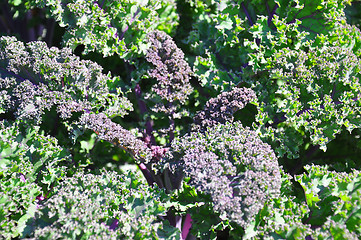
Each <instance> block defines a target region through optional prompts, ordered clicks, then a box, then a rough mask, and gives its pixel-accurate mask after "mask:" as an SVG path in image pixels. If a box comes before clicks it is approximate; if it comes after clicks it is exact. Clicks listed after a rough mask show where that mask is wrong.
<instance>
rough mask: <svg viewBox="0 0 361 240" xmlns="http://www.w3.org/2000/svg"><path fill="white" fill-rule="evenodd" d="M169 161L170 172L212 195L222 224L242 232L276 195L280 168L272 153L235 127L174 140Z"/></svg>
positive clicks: (217, 127) (253, 135) (225, 126)
mask: <svg viewBox="0 0 361 240" xmlns="http://www.w3.org/2000/svg"><path fill="white" fill-rule="evenodd" d="M168 160H169V163H168V164H169V165H168V167H169V168H170V169H171V170H172V171H173V172H175V171H176V170H175V169H182V171H183V174H184V175H185V176H186V177H189V178H190V181H189V182H188V184H190V185H191V186H193V187H195V188H196V190H198V191H200V192H202V193H205V194H209V195H210V196H211V199H212V201H213V206H214V211H215V212H216V213H218V214H219V216H220V218H221V219H222V220H225V219H228V220H230V221H232V222H235V223H237V224H239V225H240V226H241V227H246V226H247V225H248V224H249V223H250V222H252V220H253V219H254V217H255V215H256V214H257V213H258V211H259V210H260V209H261V208H262V207H263V205H264V203H265V202H266V201H267V200H268V199H271V198H273V197H276V196H278V195H279V193H280V187H281V176H280V168H279V165H278V161H277V158H276V156H275V154H274V152H273V150H272V149H271V147H270V146H269V145H268V144H266V143H263V142H262V141H261V140H260V138H259V137H258V135H257V133H256V132H254V131H252V130H250V129H249V128H244V127H243V126H242V125H241V123H239V122H234V123H225V124H218V125H215V126H213V127H209V128H207V130H206V131H205V132H204V133H202V132H192V133H190V134H189V135H186V136H184V137H182V138H178V139H175V140H174V141H173V143H172V151H170V152H169V153H168ZM177 171H179V170H177Z"/></svg>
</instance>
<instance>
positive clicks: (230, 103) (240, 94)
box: [193, 88, 256, 131]
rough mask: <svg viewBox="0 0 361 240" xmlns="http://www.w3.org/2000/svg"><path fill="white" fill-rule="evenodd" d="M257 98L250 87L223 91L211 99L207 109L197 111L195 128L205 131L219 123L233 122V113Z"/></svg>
mask: <svg viewBox="0 0 361 240" xmlns="http://www.w3.org/2000/svg"><path fill="white" fill-rule="evenodd" d="M255 100H256V94H255V92H254V91H253V90H252V89H250V88H234V89H233V90H232V91H230V92H223V93H221V94H219V95H218V96H217V97H215V98H212V99H210V100H209V101H208V102H207V103H206V107H205V109H204V110H203V111H200V112H198V113H197V115H196V116H195V118H194V123H195V125H194V126H193V130H201V131H204V130H206V128H207V127H211V126H213V125H215V124H217V123H226V122H233V120H234V117H233V114H234V113H235V112H237V111H238V110H241V109H242V108H244V107H245V106H246V104H247V103H249V102H252V101H255Z"/></svg>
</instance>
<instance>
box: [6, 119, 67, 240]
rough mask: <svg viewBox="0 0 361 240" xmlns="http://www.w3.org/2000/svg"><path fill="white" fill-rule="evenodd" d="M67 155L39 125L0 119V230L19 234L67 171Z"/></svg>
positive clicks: (17, 235) (20, 234)
mask: <svg viewBox="0 0 361 240" xmlns="http://www.w3.org/2000/svg"><path fill="white" fill-rule="evenodd" d="M69 161H70V154H69V153H68V152H67V151H66V150H65V149H63V148H61V147H60V146H59V145H58V144H57V140H56V139H55V138H53V137H50V136H45V135H43V134H42V133H41V132H40V131H39V127H32V128H24V127H22V125H21V124H20V123H19V122H16V123H14V124H9V123H8V122H5V121H1V122H0V232H1V236H2V237H4V238H5V239H11V238H15V237H19V236H22V233H23V231H24V229H25V228H26V226H27V220H29V219H31V218H33V217H34V214H35V212H36V211H37V208H38V205H39V201H40V200H41V199H43V198H44V195H47V194H48V193H49V191H50V190H51V188H52V187H54V186H55V185H57V184H58V181H59V180H60V179H61V178H63V177H64V176H65V174H66V168H65V165H64V164H63V163H69Z"/></svg>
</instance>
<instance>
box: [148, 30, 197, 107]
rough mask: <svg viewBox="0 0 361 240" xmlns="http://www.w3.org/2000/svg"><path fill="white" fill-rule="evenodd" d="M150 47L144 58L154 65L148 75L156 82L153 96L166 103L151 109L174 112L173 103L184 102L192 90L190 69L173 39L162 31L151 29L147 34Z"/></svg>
mask: <svg viewBox="0 0 361 240" xmlns="http://www.w3.org/2000/svg"><path fill="white" fill-rule="evenodd" d="M147 39H148V43H149V44H150V47H149V49H148V51H147V55H146V59H147V61H148V62H150V63H152V64H153V65H154V67H155V68H154V69H152V70H150V71H149V76H150V77H151V78H155V79H156V80H157V83H156V84H155V85H154V86H153V88H152V94H154V95H153V96H159V97H160V98H161V99H162V100H164V101H165V102H167V103H168V105H167V106H161V105H160V106H157V107H156V108H154V109H153V110H155V111H162V112H168V113H171V112H174V111H175V110H176V109H175V106H172V104H173V103H175V102H179V103H181V104H184V103H185V101H186V100H187V98H188V95H189V94H190V93H191V92H192V91H193V89H192V87H191V85H190V83H189V79H190V76H191V74H192V71H191V69H190V67H189V65H188V63H187V62H186V61H185V60H184V53H183V52H182V50H181V49H179V48H178V47H177V45H176V44H175V42H174V41H173V39H172V38H171V37H170V36H169V35H167V34H166V33H164V32H161V31H153V32H151V33H149V34H148V38H147Z"/></svg>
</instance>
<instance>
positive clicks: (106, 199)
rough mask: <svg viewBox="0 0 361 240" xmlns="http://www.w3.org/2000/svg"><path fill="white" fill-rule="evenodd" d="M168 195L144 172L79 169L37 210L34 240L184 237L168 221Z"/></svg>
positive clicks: (32, 224)
mask: <svg viewBox="0 0 361 240" xmlns="http://www.w3.org/2000/svg"><path fill="white" fill-rule="evenodd" d="M166 202H167V197H166V195H165V193H164V192H162V190H159V189H156V188H151V187H149V186H146V184H145V181H144V180H143V179H142V178H141V176H140V175H139V174H134V173H132V172H128V173H127V174H124V175H122V176H121V175H119V174H117V173H116V172H102V173H101V175H94V174H90V173H81V172H79V173H77V174H75V175H74V176H72V177H69V178H66V179H64V181H63V182H62V183H61V184H60V185H58V186H57V187H55V188H54V189H53V192H52V196H51V197H50V198H49V199H48V200H46V201H45V202H44V203H43V204H42V207H41V209H40V212H38V213H37V214H36V217H35V219H34V220H33V223H31V224H29V226H32V227H33V228H34V230H33V234H32V236H31V238H34V239H59V238H62V239H63V238H65V239H79V238H80V239H118V238H121V239H152V238H154V239H160V238H163V237H166V238H167V239H180V238H179V233H178V232H177V231H178V229H176V228H172V227H171V226H169V224H167V222H165V223H163V222H162V221H161V220H162V217H164V216H165V215H166V212H167V207H166Z"/></svg>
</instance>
